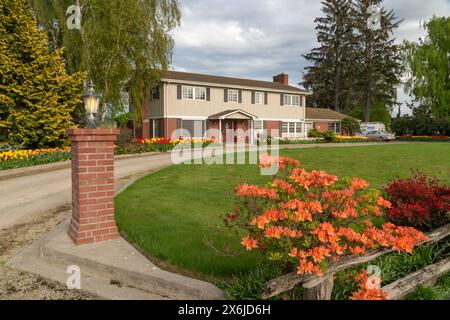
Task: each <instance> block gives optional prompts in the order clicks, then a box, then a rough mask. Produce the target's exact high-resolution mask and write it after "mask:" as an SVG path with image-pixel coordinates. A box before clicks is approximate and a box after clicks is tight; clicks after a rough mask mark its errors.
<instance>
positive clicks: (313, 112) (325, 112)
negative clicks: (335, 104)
mask: <svg viewBox="0 0 450 320" xmlns="http://www.w3.org/2000/svg"><path fill="white" fill-rule="evenodd" d="M345 118H349V116H347V115H345V114H342V113H340V112H337V111H334V110H331V109H324V108H306V119H307V120H338V121H340V120H344V119H345Z"/></svg>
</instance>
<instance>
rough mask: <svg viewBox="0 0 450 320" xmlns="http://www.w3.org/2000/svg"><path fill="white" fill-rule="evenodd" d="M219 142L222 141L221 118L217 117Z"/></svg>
mask: <svg viewBox="0 0 450 320" xmlns="http://www.w3.org/2000/svg"><path fill="white" fill-rule="evenodd" d="M219 142H223V135H222V119H219Z"/></svg>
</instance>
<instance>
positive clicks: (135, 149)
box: [0, 138, 215, 170]
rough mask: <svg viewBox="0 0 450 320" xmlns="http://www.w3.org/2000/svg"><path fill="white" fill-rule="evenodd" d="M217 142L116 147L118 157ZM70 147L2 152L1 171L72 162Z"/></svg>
mask: <svg viewBox="0 0 450 320" xmlns="http://www.w3.org/2000/svg"><path fill="white" fill-rule="evenodd" d="M213 142H215V140H214V139H176V140H172V139H165V138H154V139H137V140H135V141H133V142H132V143H129V144H124V145H118V146H115V151H114V153H115V154H116V155H126V154H141V153H148V152H166V151H170V150H172V149H173V148H175V147H176V146H178V145H181V144H187V145H189V146H191V147H193V148H194V147H203V148H204V147H206V146H208V145H210V144H211V143H213ZM70 158H71V154H70V147H65V148H61V149H59V148H55V149H35V150H15V151H13V150H11V151H4V152H0V170H9V169H17V168H22V167H31V166H35V165H40V164H48V163H53V162H60V161H66V160H70Z"/></svg>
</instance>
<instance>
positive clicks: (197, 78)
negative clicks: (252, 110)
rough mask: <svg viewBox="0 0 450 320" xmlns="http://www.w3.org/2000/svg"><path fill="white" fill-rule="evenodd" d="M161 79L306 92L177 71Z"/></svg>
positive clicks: (270, 84) (271, 83)
mask: <svg viewBox="0 0 450 320" xmlns="http://www.w3.org/2000/svg"><path fill="white" fill-rule="evenodd" d="M162 78H163V79H169V80H175V81H177V80H178V81H193V82H201V83H213V84H219V85H225V86H242V87H254V88H264V89H271V90H280V91H296V92H298V93H307V91H306V90H302V89H300V88H297V87H293V86H286V85H284V84H281V83H278V82H270V81H259V80H250V79H240V78H231V77H222V76H213V75H206V74H198V73H188V72H179V71H167V72H166V73H165V75H163V77H162Z"/></svg>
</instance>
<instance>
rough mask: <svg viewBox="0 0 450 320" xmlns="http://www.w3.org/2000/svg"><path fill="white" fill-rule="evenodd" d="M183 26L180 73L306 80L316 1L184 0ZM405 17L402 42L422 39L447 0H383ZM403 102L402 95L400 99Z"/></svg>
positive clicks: (178, 34) (448, 10)
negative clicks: (283, 75) (426, 25)
mask: <svg viewBox="0 0 450 320" xmlns="http://www.w3.org/2000/svg"><path fill="white" fill-rule="evenodd" d="M181 5H182V13H183V18H182V26H181V28H179V29H177V30H176V31H175V32H174V38H175V41H176V48H175V54H174V57H173V67H174V68H175V69H177V70H181V71H190V72H199V73H209V74H218V75H228V76H236V77H246V78H254V79H261V80H270V79H271V77H272V76H273V75H274V74H277V73H280V72H285V73H288V74H289V75H290V81H291V83H298V82H300V81H301V79H302V75H303V72H304V68H305V66H306V65H307V63H306V61H305V60H304V59H303V58H302V57H301V54H303V53H306V52H308V51H309V50H310V49H312V48H313V47H314V46H315V45H316V35H315V30H314V28H315V24H314V19H315V18H316V17H318V16H320V15H321V11H320V9H321V3H320V1H317V0H228V1H219V0H184V1H183V0H181ZM384 6H385V8H387V9H393V10H394V11H395V13H396V15H397V17H399V18H402V19H404V21H403V23H402V24H401V27H400V28H399V30H398V31H397V34H396V37H397V40H398V41H399V42H401V41H403V40H404V39H408V40H417V39H418V38H419V37H422V36H423V35H424V32H423V29H421V28H420V23H421V22H423V21H426V20H428V19H429V18H431V17H432V16H433V14H435V15H439V16H448V15H450V1H449V0H427V1H423V0H385V3H384ZM399 98H400V99H402V97H399Z"/></svg>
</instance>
